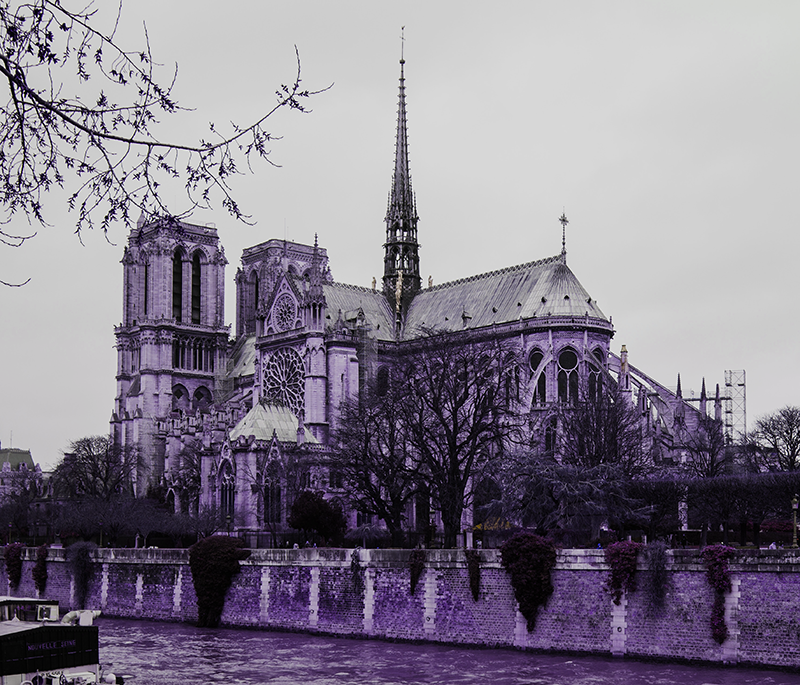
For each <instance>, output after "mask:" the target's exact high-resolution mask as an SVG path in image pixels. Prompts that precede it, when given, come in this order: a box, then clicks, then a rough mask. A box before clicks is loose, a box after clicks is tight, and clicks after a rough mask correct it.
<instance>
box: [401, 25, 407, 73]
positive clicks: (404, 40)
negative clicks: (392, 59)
mask: <svg viewBox="0 0 800 685" xmlns="http://www.w3.org/2000/svg"><path fill="white" fill-rule="evenodd" d="M405 46H406V27H405V26H401V27H400V64H405V62H406V60H405V58H404V57H403V52H404V50H403V49H404V48H405Z"/></svg>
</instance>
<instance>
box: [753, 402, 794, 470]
mask: <svg viewBox="0 0 800 685" xmlns="http://www.w3.org/2000/svg"><path fill="white" fill-rule="evenodd" d="M749 437H750V439H751V440H752V442H753V446H754V447H755V449H754V450H753V451H752V455H753V458H754V460H755V462H756V464H757V466H758V467H759V469H760V470H767V471H797V470H800V407H792V406H786V407H784V408H783V409H780V410H779V411H777V412H774V413H772V414H767V415H766V416H762V417H761V418H760V419H758V421H756V425H755V430H753V431H752V433H751V434H750V436H749Z"/></svg>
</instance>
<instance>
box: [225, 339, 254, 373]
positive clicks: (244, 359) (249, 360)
mask: <svg viewBox="0 0 800 685" xmlns="http://www.w3.org/2000/svg"><path fill="white" fill-rule="evenodd" d="M232 361H233V368H232V369H231V370H230V371H229V372H228V373H227V374H226V377H227V378H241V377H242V376H252V375H253V373H254V372H255V361H256V336H255V335H253V334H251V335H245V336H242V337H241V338H239V340H237V341H236V346H235V347H234V348H233V354H232Z"/></svg>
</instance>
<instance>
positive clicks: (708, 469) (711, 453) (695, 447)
mask: <svg viewBox="0 0 800 685" xmlns="http://www.w3.org/2000/svg"><path fill="white" fill-rule="evenodd" d="M683 447H684V448H685V449H686V451H687V452H688V453H689V458H688V459H687V460H686V463H685V465H684V467H685V468H686V470H687V471H688V472H689V474H691V475H692V476H694V477H696V478H716V477H717V476H723V475H725V474H728V473H730V472H731V469H732V468H733V466H734V462H735V459H734V457H735V454H734V450H733V449H732V448H731V446H730V445H729V444H728V441H727V439H726V438H725V432H724V430H723V425H722V421H720V420H718V419H713V418H711V417H710V416H701V417H700V419H699V420H698V422H697V428H696V429H695V430H692V431H685V432H684V433H683Z"/></svg>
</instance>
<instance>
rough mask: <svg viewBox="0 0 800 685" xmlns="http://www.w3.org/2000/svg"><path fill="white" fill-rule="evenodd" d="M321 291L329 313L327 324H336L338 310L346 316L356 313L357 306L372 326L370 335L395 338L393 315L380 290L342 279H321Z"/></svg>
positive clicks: (329, 325)
mask: <svg viewBox="0 0 800 685" xmlns="http://www.w3.org/2000/svg"><path fill="white" fill-rule="evenodd" d="M322 291H323V293H324V294H325V301H326V303H327V306H328V315H329V316H330V317H331V318H330V321H329V322H328V328H333V326H334V325H335V324H336V321H337V319H338V318H339V312H341V315H342V318H343V319H344V320H347V319H348V318H350V317H355V315H357V313H358V312H359V310H360V311H363V312H364V318H365V319H366V321H367V323H368V324H369V325H370V326H371V329H372V330H371V331H370V335H371V336H372V337H373V338H376V339H378V340H394V318H393V315H392V310H391V309H390V308H389V303H388V302H387V301H386V296H385V295H384V294H383V292H382V291H380V290H372V289H370V288H362V287H360V286H357V285H346V284H344V283H324V284H323V285H322Z"/></svg>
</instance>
